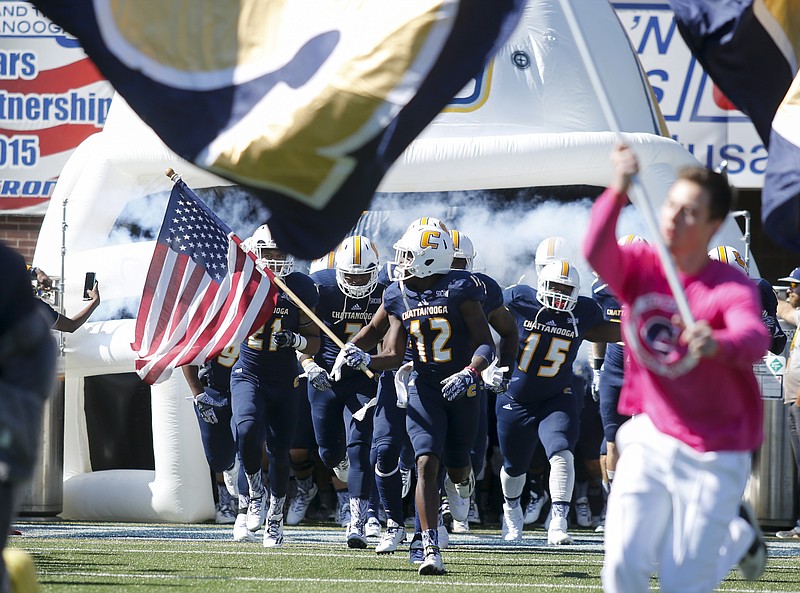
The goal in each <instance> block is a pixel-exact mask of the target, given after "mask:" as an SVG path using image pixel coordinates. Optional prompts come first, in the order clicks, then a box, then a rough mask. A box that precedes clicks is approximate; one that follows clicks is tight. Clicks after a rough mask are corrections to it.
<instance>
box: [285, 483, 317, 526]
mask: <svg viewBox="0 0 800 593" xmlns="http://www.w3.org/2000/svg"><path fill="white" fill-rule="evenodd" d="M318 491H319V488H317V485H316V484H315V483H314V482H311V488H310V489H309V490H303V489H302V488H301V487H300V485H299V484H298V486H297V494H296V495H295V497H294V498H293V499H292V502H291V504H290V505H289V511H288V512H287V513H286V524H287V525H297V524H299V523H300V522H301V521H302V520H303V519H305V518H306V512H307V511H308V506H309V505H310V504H311V501H312V500H314V497H315V496H316V495H317V492H318Z"/></svg>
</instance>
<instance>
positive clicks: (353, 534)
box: [347, 521, 367, 550]
mask: <svg viewBox="0 0 800 593" xmlns="http://www.w3.org/2000/svg"><path fill="white" fill-rule="evenodd" d="M347 547H348V548H355V549H358V550H364V549H365V548H366V547H367V536H366V535H365V534H364V525H360V526H359V525H356V524H355V523H353V522H352V521H351V522H350V525H348V526H347Z"/></svg>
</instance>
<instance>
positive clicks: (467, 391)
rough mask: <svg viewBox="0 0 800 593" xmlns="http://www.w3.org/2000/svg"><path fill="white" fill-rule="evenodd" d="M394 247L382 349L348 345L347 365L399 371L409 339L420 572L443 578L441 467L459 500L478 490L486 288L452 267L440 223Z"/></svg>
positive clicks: (488, 352)
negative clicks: (475, 458) (474, 461)
mask: <svg viewBox="0 0 800 593" xmlns="http://www.w3.org/2000/svg"><path fill="white" fill-rule="evenodd" d="M394 248H395V250H396V260H395V261H396V268H395V273H396V275H395V278H396V279H397V282H394V283H393V284H391V285H390V286H389V287H388V288H387V289H386V292H385V294H384V300H383V305H384V308H385V310H386V312H387V314H388V317H389V331H388V333H387V334H386V336H385V337H384V340H383V350H382V351H381V353H380V354H377V355H375V356H371V355H370V354H368V353H366V352H364V351H363V350H361V349H359V348H358V347H356V346H354V345H352V344H350V345H348V347H347V348H346V349H345V360H346V362H347V364H348V366H351V367H359V366H362V365H366V366H368V367H370V368H373V369H375V370H381V371H382V370H389V369H396V368H398V367H399V366H400V365H401V364H402V362H403V357H404V355H405V352H406V346H407V344H408V341H409V338H410V340H411V342H410V344H411V349H412V353H413V371H412V372H411V375H410V380H409V381H408V407H407V410H406V426H407V429H408V433H409V436H410V437H411V442H412V445H413V447H414V454H415V456H416V458H417V475H418V482H417V490H416V502H417V507H418V509H419V513H420V523H421V528H422V530H423V531H422V540H423V547H424V560H423V562H422V564H421V565H420V567H419V573H420V574H423V575H427V574H433V575H441V574H444V573H445V567H444V563H443V561H442V556H441V553H440V551H439V545H438V530H437V517H438V510H439V481H438V475H439V467H440V463H442V464H444V465H445V467H446V468H447V473H448V474H449V477H450V479H451V480H452V482H453V484H454V486H455V490H456V493H457V496H459V497H461V498H466V499H469V497H470V496H471V494H472V491H473V489H474V486H475V479H474V474H473V472H472V467H471V463H470V451H471V449H472V446H473V444H474V442H475V436H476V432H477V426H478V422H479V416H480V398H479V397H478V386H479V382H480V373H481V371H483V370H484V369H486V368H488V366H489V364H490V363H491V362H492V361H494V359H495V346H494V342H493V340H492V335H491V331H490V330H489V324H488V323H487V321H486V316H485V315H484V313H483V310H482V308H481V302H482V300H483V298H484V294H485V288H484V287H483V284H482V283H481V282H480V280H478V279H477V278H476V277H475V276H473V275H472V274H470V273H469V272H466V271H458V270H451V269H450V266H451V265H452V261H453V255H454V249H453V243H452V240H451V238H450V235H449V234H447V233H446V232H445V231H443V230H442V229H441V228H439V227H435V226H425V225H423V226H419V227H415V228H411V229H409V230H408V231H406V233H405V234H404V235H403V237H402V238H401V239H400V240H399V241H398V242H397V243H395V245H394ZM474 345H477V349H474V350H473V348H474Z"/></svg>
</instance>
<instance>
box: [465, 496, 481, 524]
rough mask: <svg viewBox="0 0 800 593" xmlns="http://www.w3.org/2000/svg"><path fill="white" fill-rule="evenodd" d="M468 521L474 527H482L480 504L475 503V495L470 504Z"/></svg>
mask: <svg viewBox="0 0 800 593" xmlns="http://www.w3.org/2000/svg"><path fill="white" fill-rule="evenodd" d="M467 521H468V522H469V523H471V524H473V525H480V523H481V513H480V511H479V510H478V503H477V502H476V501H475V495H474V494H473V495H472V500H471V501H470V503H469V513H468V514H467Z"/></svg>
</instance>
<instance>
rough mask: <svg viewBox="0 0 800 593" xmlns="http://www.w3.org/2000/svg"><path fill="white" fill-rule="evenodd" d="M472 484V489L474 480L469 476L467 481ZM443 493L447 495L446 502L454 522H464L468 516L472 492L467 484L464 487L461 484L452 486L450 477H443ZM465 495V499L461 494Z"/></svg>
mask: <svg viewBox="0 0 800 593" xmlns="http://www.w3.org/2000/svg"><path fill="white" fill-rule="evenodd" d="M467 481H468V482H470V481H471V482H472V487H473V489H474V487H475V478H474V476H473V475H472V474H470V478H469V479H468V480H467ZM444 491H445V493H446V494H447V502H448V503H449V504H450V514H451V515H452V516H453V519H454V520H456V521H466V520H467V516H468V515H469V502H470V496H472V490H471V489H470V488H469V484H467V485H466V487H465V486H464V485H462V484H454V483H453V481H452V480H451V479H450V476H445V477H444ZM464 493H466V497H465V496H463V494H464Z"/></svg>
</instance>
